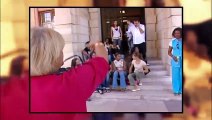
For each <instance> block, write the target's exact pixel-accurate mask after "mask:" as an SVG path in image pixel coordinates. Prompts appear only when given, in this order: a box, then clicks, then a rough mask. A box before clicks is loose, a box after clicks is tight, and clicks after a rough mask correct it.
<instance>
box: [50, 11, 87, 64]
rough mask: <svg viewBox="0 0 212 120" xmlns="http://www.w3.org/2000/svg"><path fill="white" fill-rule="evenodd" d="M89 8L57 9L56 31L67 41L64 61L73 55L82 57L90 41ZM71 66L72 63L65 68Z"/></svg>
mask: <svg viewBox="0 0 212 120" xmlns="http://www.w3.org/2000/svg"><path fill="white" fill-rule="evenodd" d="M88 21H89V14H88V8H55V17H54V29H55V30H56V31H58V32H60V33H61V34H62V36H63V38H64V39H65V47H64V50H63V53H64V59H66V58H68V57H70V56H72V55H80V56H81V51H82V49H83V48H84V47H85V45H84V44H85V42H87V41H89V26H88ZM70 65H71V61H68V62H66V63H64V66H63V67H68V66H70Z"/></svg>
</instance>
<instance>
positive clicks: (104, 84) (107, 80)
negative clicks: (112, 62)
mask: <svg viewBox="0 0 212 120" xmlns="http://www.w3.org/2000/svg"><path fill="white" fill-rule="evenodd" d="M109 80H110V72H108V73H107V76H106V78H105V80H104V81H103V83H102V84H101V86H102V87H106V88H108V87H110V81H109Z"/></svg>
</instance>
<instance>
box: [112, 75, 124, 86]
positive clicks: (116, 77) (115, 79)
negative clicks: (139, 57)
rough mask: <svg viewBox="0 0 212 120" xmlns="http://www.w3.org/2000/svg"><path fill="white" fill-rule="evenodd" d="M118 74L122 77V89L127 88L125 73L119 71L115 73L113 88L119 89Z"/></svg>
mask: <svg viewBox="0 0 212 120" xmlns="http://www.w3.org/2000/svg"><path fill="white" fill-rule="evenodd" d="M118 74H119V76H120V87H121V88H126V81H125V72H124V71H119V72H118V71H115V72H114V73H113V85H112V87H113V88H117V87H118V83H117V80H118Z"/></svg>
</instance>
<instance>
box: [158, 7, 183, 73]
mask: <svg viewBox="0 0 212 120" xmlns="http://www.w3.org/2000/svg"><path fill="white" fill-rule="evenodd" d="M156 17H157V24H156V32H157V42H156V46H157V56H158V58H160V59H161V60H162V62H163V64H164V66H165V67H166V69H167V71H168V73H169V74H170V70H171V67H170V57H169V56H168V47H169V42H170V41H171V39H172V31H173V30H174V28H176V27H182V9H181V8H156Z"/></svg>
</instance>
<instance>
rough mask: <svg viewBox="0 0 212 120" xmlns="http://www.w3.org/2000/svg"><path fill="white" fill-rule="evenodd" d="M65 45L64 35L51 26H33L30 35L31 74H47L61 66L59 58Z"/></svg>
mask: <svg viewBox="0 0 212 120" xmlns="http://www.w3.org/2000/svg"><path fill="white" fill-rule="evenodd" d="M64 45H65V42H64V39H63V37H62V36H61V35H60V34H59V33H58V32H56V31H54V30H52V29H49V28H41V27H37V28H32V29H31V35H30V74H31V76H38V75H46V74H50V73H54V72H56V71H57V70H58V69H59V68H60V67H61V66H60V65H59V62H60V61H59V59H61V57H62V56H61V54H62V52H61V51H62V50H63V47H64Z"/></svg>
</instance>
